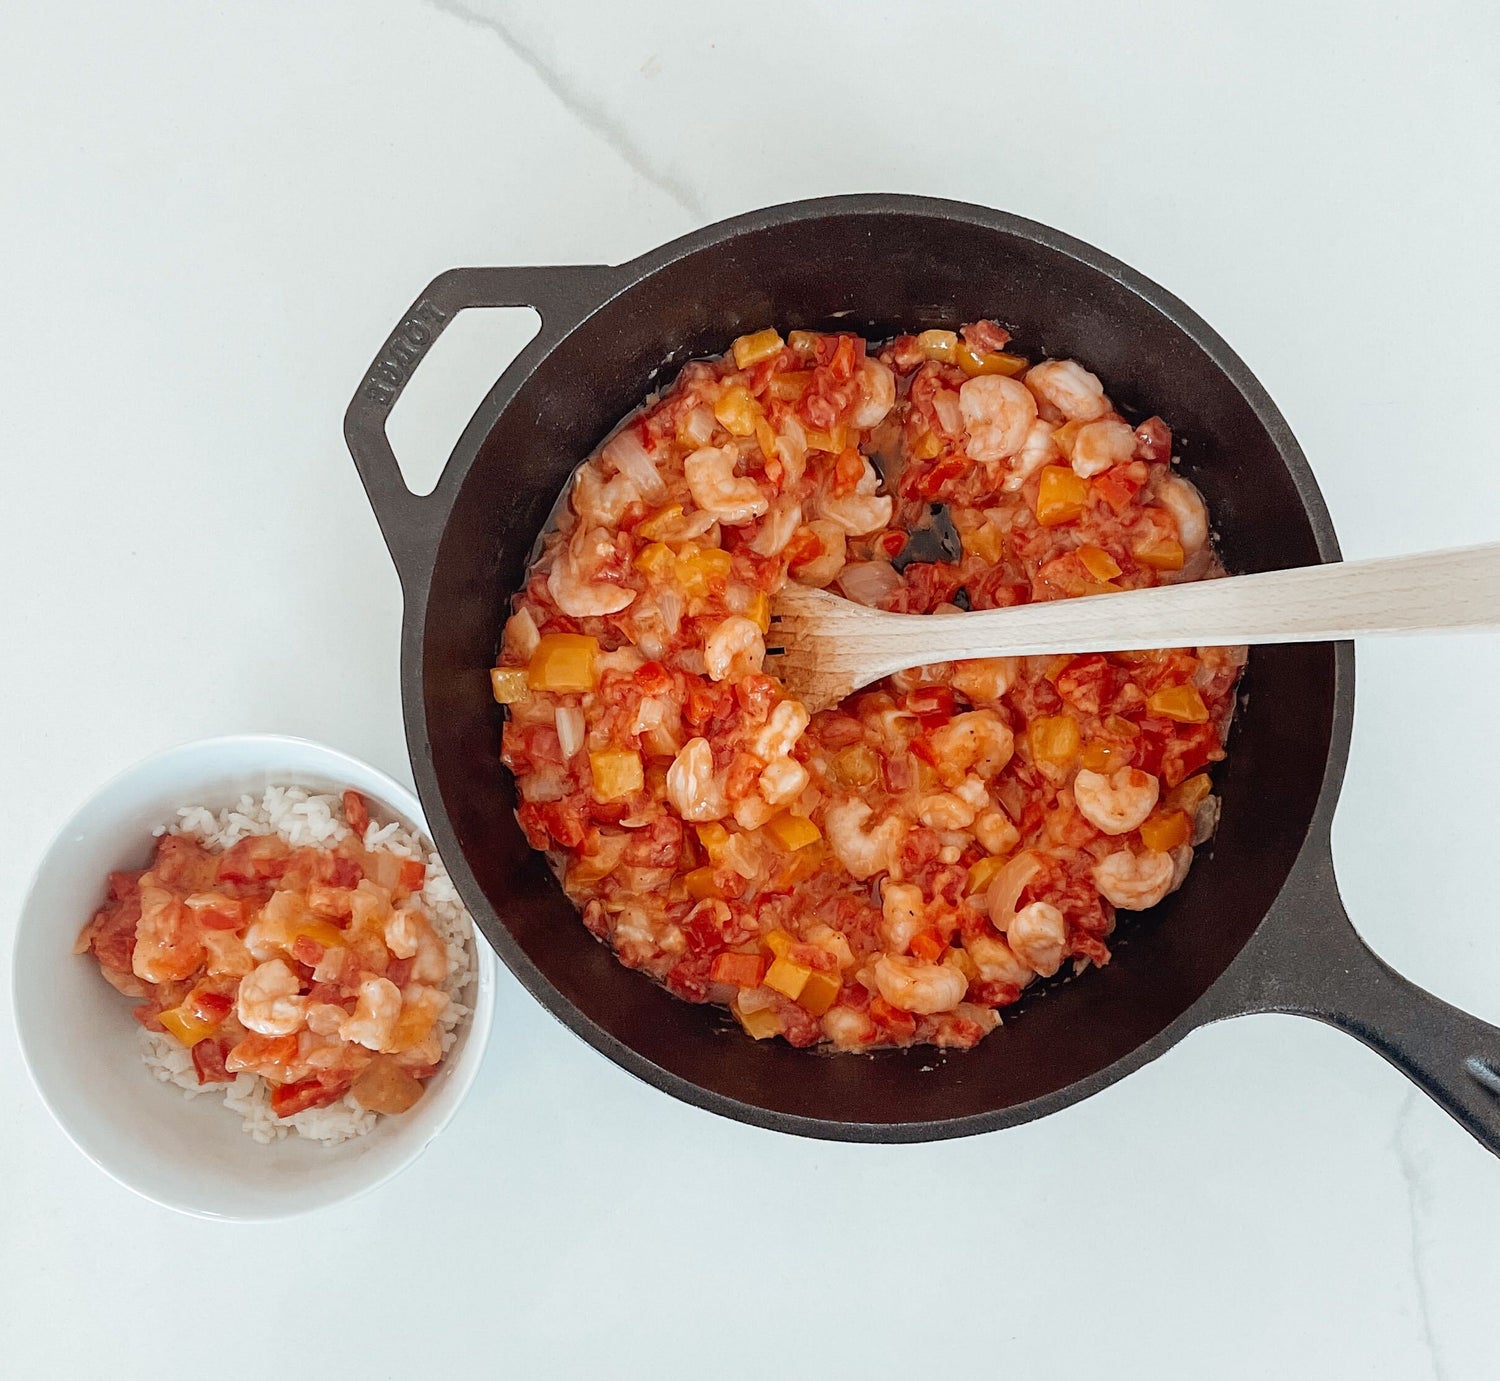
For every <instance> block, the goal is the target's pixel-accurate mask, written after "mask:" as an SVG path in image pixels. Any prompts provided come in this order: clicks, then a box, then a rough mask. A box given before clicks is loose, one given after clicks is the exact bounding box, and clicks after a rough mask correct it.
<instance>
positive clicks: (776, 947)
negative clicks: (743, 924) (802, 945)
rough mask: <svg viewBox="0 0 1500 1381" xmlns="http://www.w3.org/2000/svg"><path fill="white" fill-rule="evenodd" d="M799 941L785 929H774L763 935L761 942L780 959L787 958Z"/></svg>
mask: <svg viewBox="0 0 1500 1381" xmlns="http://www.w3.org/2000/svg"><path fill="white" fill-rule="evenodd" d="M796 943H797V942H796V941H795V940H794V939H793V938H792V937H791V936H790V935H788V934H787V933H786V931H784V930H773V931H771V932H769V933H768V934H766V935H764V936H762V937H761V944H763V945H764V946H765V947H766V948H767V949H768V950H770V951H771V953H772V954H774V955H775V956H776V957H777V958H778V959H785V958H786V956H787V954H788V953H789V952H790V951H791V948H792V946H793V945H795V944H796Z"/></svg>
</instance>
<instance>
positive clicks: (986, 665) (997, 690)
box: [952, 657, 1021, 705]
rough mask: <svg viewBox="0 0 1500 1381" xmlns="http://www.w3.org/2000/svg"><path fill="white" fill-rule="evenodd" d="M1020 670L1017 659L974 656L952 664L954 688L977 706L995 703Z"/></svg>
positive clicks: (1013, 682) (1012, 683)
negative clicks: (982, 702)
mask: <svg viewBox="0 0 1500 1381" xmlns="http://www.w3.org/2000/svg"><path fill="white" fill-rule="evenodd" d="M1020 670H1021V659H1020V658H1019V657H974V658H972V659H970V660H969V661H966V662H954V664H953V677H952V684H953V689H954V690H956V691H957V692H958V693H959V694H960V695H961V696H963V697H964V699H966V700H968V701H970V702H971V703H973V704H975V705H977V704H979V702H980V701H982V700H998V699H999V698H1000V697H1001V696H1002V695H1004V694H1005V692H1006V691H1008V690H1009V689H1010V688H1011V686H1013V685H1014V684H1015V680H1016V676H1017V674H1018V673H1019V672H1020Z"/></svg>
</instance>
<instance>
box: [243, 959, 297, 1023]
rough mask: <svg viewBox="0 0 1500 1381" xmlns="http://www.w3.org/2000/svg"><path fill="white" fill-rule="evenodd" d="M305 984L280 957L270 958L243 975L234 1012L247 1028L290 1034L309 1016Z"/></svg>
mask: <svg viewBox="0 0 1500 1381" xmlns="http://www.w3.org/2000/svg"><path fill="white" fill-rule="evenodd" d="M301 987H302V984H301V982H300V980H299V979H298V978H297V975H296V974H295V973H293V972H292V971H291V969H290V968H288V967H287V965H286V963H285V962H284V961H283V960H280V959H268V960H266V962H265V963H264V964H260V965H257V966H256V968H254V969H253V970H252V971H251V972H249V973H247V974H246V975H245V976H244V977H243V978H242V979H240V991H239V997H238V999H237V1001H236V1003H235V1015H236V1016H237V1017H239V1019H240V1025H241V1026H243V1027H245V1029H246V1030H248V1031H258V1032H260V1034H261V1035H263V1036H290V1035H291V1034H292V1032H293V1031H296V1030H298V1029H299V1028H300V1027H301V1026H302V1023H303V1021H304V1020H305V1019H306V1016H307V999H306V998H305V997H301V996H299V995H298V993H299V990H300V989H301Z"/></svg>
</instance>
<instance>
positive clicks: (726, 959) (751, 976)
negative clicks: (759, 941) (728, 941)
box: [709, 950, 768, 988]
mask: <svg viewBox="0 0 1500 1381" xmlns="http://www.w3.org/2000/svg"><path fill="white" fill-rule="evenodd" d="M767 963H768V961H767V959H766V957H765V955H763V954H741V953H739V952H738V951H737V950H725V951H724V953H722V954H716V955H715V956H714V962H713V967H712V968H711V969H710V970H709V976H710V977H711V978H712V979H713V980H714V982H715V983H732V984H734V986H735V987H737V988H758V987H760V981H761V979H763V978H764V977H765V976H766V968H767Z"/></svg>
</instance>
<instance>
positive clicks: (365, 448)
mask: <svg viewBox="0 0 1500 1381" xmlns="http://www.w3.org/2000/svg"><path fill="white" fill-rule="evenodd" d="M614 277H615V270H614V269H612V268H609V267H608V266H606V265H602V264H578V265H558V266H554V267H548V268H543V267H538V268H458V269H449V270H448V271H447V272H446V273H440V274H439V275H438V276H437V277H436V278H434V279H433V280H432V282H431V283H429V284H428V285H427V287H426V288H425V289H423V291H422V293H421V294H420V295H419V296H418V298H417V300H416V301H415V302H413V303H412V304H411V306H410V308H408V310H407V311H406V313H405V314H404V315H403V316H402V318H401V320H400V322H398V323H397V325H396V329H395V330H393V331H392V332H391V333H390V335H389V336H388V337H387V338H386V342H385V344H384V345H383V346H382V347H381V348H380V353H379V354H377V355H376V356H375V359H374V360H373V362H372V363H371V365H370V367H369V369H368V370H366V371H365V377H364V379H363V381H362V382H361V383H360V386H359V391H358V392H357V393H356V394H355V395H354V398H353V400H352V401H351V402H350V404H349V407H348V410H347V411H346V412H345V413H344V440H345V442H346V443H347V445H348V447H349V454H350V455H351V456H353V457H354V464H355V467H356V468H357V469H358V471H359V477H360V480H361V481H362V482H363V484H364V486H365V493H366V495H368V497H369V500H370V506H371V507H372V508H373V509H374V510H375V517H376V520H377V521H378V522H379V523H380V531H381V533H382V535H383V536H384V537H385V541H386V546H388V547H389V548H390V552H391V557H392V559H393V560H394V561H395V563H396V569H397V570H398V571H399V572H400V573H401V576H402V578H403V579H405V578H406V575H407V573H408V571H409V570H412V569H414V565H415V564H416V563H420V564H423V565H425V564H426V563H427V562H428V561H429V560H430V558H431V554H432V552H433V550H434V548H435V546H436V543H437V539H438V536H439V534H440V533H441V531H442V525H443V521H444V516H445V511H446V508H447V503H446V502H445V501H442V500H439V499H438V495H439V493H440V492H441V490H442V488H443V481H442V480H441V479H439V481H438V484H437V487H436V489H434V491H433V493H432V494H430V495H426V496H418V495H416V494H413V493H412V492H411V490H409V489H408V488H407V487H406V481H405V480H404V479H403V478H402V476H401V467H400V465H399V464H398V463H397V461H396V457H395V454H394V453H393V452H392V450H391V443H390V440H389V438H388V437H387V436H386V431H385V424H386V419H387V418H388V417H389V416H390V413H391V409H392V408H393V407H395V405H396V400H397V399H398V398H400V396H401V393H402V391H403V390H404V389H405V388H406V385H407V383H408V382H409V381H410V379H411V377H412V375H413V374H414V373H415V372H416V369H417V366H418V365H419V364H421V363H422V360H423V359H424V358H425V356H426V355H427V352H428V351H429V350H431V349H432V346H433V343H434V342H435V341H436V340H437V338H438V337H439V336H440V335H442V333H443V331H444V330H445V329H446V328H447V327H448V326H449V325H450V324H451V323H452V321H453V318H454V317H456V316H457V315H458V314H459V313H460V312H461V311H463V310H465V309H466V308H468V307H530V308H532V309H533V310H534V311H536V312H537V314H538V315H539V316H540V317H541V319H542V325H541V329H540V330H539V331H538V332H537V335H536V337H535V339H534V340H532V341H531V342H530V343H529V344H528V345H527V346H526V348H525V349H524V350H523V351H522V352H521V355H520V356H518V357H517V359H518V361H519V360H520V359H525V358H530V357H534V356H535V355H538V354H541V353H544V352H545V351H546V350H548V349H550V348H551V346H552V345H553V344H554V343H555V342H556V341H557V340H558V339H560V338H561V337H562V336H563V335H564V334H566V333H567V332H568V331H569V330H571V329H572V327H573V326H575V325H577V323H578V322H579V321H581V320H582V319H583V318H584V317H585V316H587V315H588V314H589V313H590V312H591V311H592V310H593V309H594V308H596V307H597V306H599V305H600V304H601V303H602V302H603V301H604V300H605V299H606V298H607V297H608V296H609V293H610V291H611V287H612V284H613V281H614Z"/></svg>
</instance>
